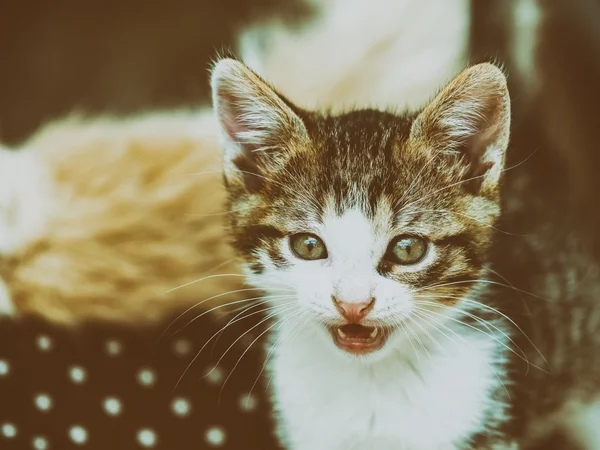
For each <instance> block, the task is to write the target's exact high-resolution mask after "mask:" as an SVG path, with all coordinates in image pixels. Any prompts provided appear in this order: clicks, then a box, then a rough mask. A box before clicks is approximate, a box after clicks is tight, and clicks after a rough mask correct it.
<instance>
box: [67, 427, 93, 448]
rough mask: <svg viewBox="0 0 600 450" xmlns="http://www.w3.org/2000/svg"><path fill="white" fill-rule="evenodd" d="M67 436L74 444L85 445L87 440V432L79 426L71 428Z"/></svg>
mask: <svg viewBox="0 0 600 450" xmlns="http://www.w3.org/2000/svg"><path fill="white" fill-rule="evenodd" d="M69 436H70V437H71V440H72V441H73V442H75V443H76V444H85V443H86V441H87V439H88V434H87V430H86V429H85V428H83V427H81V426H79V425H75V426H73V427H71V429H70V430H69Z"/></svg>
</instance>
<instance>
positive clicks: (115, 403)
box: [104, 397, 122, 416]
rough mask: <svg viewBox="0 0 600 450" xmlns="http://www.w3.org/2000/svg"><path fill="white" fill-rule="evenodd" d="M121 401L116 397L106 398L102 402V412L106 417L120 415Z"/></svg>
mask: <svg viewBox="0 0 600 450" xmlns="http://www.w3.org/2000/svg"><path fill="white" fill-rule="evenodd" d="M121 409H122V405H121V401H120V400H119V399H118V398H116V397H107V398H106V399H105V400H104V410H105V411H106V413H107V414H108V415H111V416H118V415H119V414H121Z"/></svg>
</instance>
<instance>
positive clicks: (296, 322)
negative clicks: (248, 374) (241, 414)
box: [248, 312, 308, 398]
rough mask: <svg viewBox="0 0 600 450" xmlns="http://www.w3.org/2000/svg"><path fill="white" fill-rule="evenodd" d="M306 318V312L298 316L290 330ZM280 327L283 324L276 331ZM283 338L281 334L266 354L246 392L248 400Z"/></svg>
mask: <svg viewBox="0 0 600 450" xmlns="http://www.w3.org/2000/svg"><path fill="white" fill-rule="evenodd" d="M307 316H308V314H306V312H304V314H300V316H299V317H298V319H296V321H295V322H294V323H292V324H291V325H290V330H295V327H296V326H297V325H298V324H302V325H303V323H302V319H303V318H305V317H307ZM282 325H283V322H282V323H280V325H279V327H278V328H277V330H280V329H281V327H282ZM301 328H302V326H300V327H298V332H299V330H300V329H301ZM290 333H291V331H290ZM296 334H297V333H296ZM293 337H295V336H292V337H291V338H290V339H293ZM283 338H284V336H283V333H282V335H281V336H280V337H279V338H277V340H276V341H275V343H274V344H273V346H272V347H271V348H270V349H269V352H268V353H267V356H266V357H265V361H264V363H263V365H262V368H261V369H260V372H259V373H258V375H257V377H256V379H255V380H254V383H252V387H251V388H250V392H248V398H249V397H250V395H252V391H253V390H254V388H255V387H256V384H257V383H258V380H259V379H260V376H261V375H262V373H263V372H264V370H265V368H266V367H267V364H268V363H269V360H270V359H271V356H272V354H273V353H274V351H275V349H276V348H277V346H278V345H279V344H280V343H281V341H282V340H283ZM269 381H270V380H269Z"/></svg>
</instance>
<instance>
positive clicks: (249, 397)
mask: <svg viewBox="0 0 600 450" xmlns="http://www.w3.org/2000/svg"><path fill="white" fill-rule="evenodd" d="M239 405H240V409H241V410H242V411H244V412H251V411H254V410H255V409H256V407H257V406H258V400H257V398H256V396H255V395H254V394H244V395H242V396H241V397H240V401H239Z"/></svg>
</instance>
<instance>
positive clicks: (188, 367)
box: [173, 313, 275, 392]
mask: <svg viewBox="0 0 600 450" xmlns="http://www.w3.org/2000/svg"><path fill="white" fill-rule="evenodd" d="M274 315H275V314H274V313H271V314H269V315H267V317H265V318H264V319H262V320H261V321H260V322H258V323H257V324H256V325H254V326H253V327H252V328H250V329H249V330H248V331H246V332H245V333H244V334H242V335H241V336H240V337H239V338H237V339H236V340H235V342H234V343H233V344H231V346H230V347H229V348H228V349H227V350H226V351H225V353H224V354H223V355H222V356H221V358H219V360H218V361H217V363H216V364H215V365H214V367H213V368H212V369H211V370H210V371H209V372H208V373H207V374H206V375H205V376H204V378H206V377H207V376H209V375H210V374H211V373H212V372H213V371H214V370H215V368H216V367H217V366H218V365H219V364H220V363H221V361H222V360H223V358H224V357H225V354H226V353H227V352H228V351H229V350H230V349H231V347H233V346H234V345H235V344H236V343H237V342H238V341H239V340H240V339H242V338H243V337H244V336H245V335H246V334H248V333H250V332H251V331H252V330H253V329H255V328H256V327H258V326H260V325H261V324H263V323H264V322H266V321H267V320H269V319H270V318H271V317H273V316H274ZM199 355H200V352H198V353H196V355H195V356H194V358H193V359H192V360H191V361H190V363H189V364H188V365H187V367H186V368H185V370H184V371H183V373H182V374H181V376H180V377H179V379H178V380H177V383H175V387H174V388H173V392H175V390H176V389H177V387H178V386H179V383H181V380H182V379H183V377H184V376H185V374H186V373H187V371H188V370H189V369H190V367H191V366H192V364H194V362H196V359H198V356H199Z"/></svg>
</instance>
